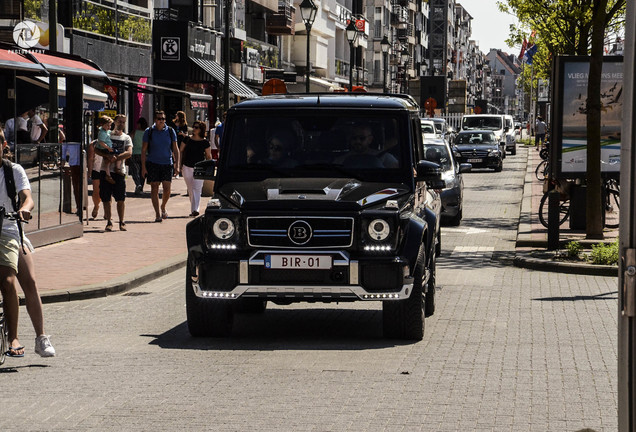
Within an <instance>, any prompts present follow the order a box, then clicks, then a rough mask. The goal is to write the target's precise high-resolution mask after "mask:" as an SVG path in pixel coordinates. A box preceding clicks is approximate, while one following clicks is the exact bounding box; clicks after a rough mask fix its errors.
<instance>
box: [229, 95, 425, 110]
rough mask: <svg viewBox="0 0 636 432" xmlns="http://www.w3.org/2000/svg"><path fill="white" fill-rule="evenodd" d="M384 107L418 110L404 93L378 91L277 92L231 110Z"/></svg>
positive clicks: (411, 99)
mask: <svg viewBox="0 0 636 432" xmlns="http://www.w3.org/2000/svg"><path fill="white" fill-rule="evenodd" d="M273 107H276V108H311V107H316V108H325V107H328V108H384V109H402V110H403V109H406V110H409V111H418V112H419V106H418V105H417V103H416V102H415V100H414V99H413V98H412V97H410V96H406V95H395V94H392V95H385V94H378V93H308V94H305V93H302V94H277V95H271V96H261V97H258V98H255V99H249V100H246V101H243V102H240V103H238V104H236V105H234V106H232V108H231V109H232V110H237V111H238V110H243V109H263V108H273Z"/></svg>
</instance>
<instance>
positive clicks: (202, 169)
mask: <svg viewBox="0 0 636 432" xmlns="http://www.w3.org/2000/svg"><path fill="white" fill-rule="evenodd" d="M215 168H216V164H215V162H214V160H213V159H210V160H204V161H201V162H197V163H196V164H194V172H193V177H194V178H195V179H198V180H214V179H216V172H215Z"/></svg>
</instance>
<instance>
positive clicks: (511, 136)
mask: <svg viewBox="0 0 636 432" xmlns="http://www.w3.org/2000/svg"><path fill="white" fill-rule="evenodd" d="M504 131H506V151H510V154H511V155H516V154H517V138H516V136H515V120H514V119H513V118H512V116H511V115H505V116H504Z"/></svg>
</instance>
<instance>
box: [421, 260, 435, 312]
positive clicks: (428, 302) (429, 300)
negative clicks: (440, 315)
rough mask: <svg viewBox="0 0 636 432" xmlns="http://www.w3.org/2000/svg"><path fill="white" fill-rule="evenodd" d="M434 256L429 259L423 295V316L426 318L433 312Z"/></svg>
mask: <svg viewBox="0 0 636 432" xmlns="http://www.w3.org/2000/svg"><path fill="white" fill-rule="evenodd" d="M435 261H436V259H435V257H433V259H431V264H430V265H429V270H430V275H429V277H428V283H427V284H426V295H425V297H424V316H425V317H426V318H428V317H430V316H432V315H433V314H434V313H435Z"/></svg>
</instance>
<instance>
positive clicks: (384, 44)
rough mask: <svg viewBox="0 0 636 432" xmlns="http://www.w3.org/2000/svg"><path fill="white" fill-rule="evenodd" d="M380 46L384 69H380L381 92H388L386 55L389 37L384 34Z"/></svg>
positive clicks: (389, 43) (389, 44)
mask: <svg viewBox="0 0 636 432" xmlns="http://www.w3.org/2000/svg"><path fill="white" fill-rule="evenodd" d="M380 46H381V47H382V59H383V61H384V70H383V71H382V92H384V93H388V92H387V89H386V69H387V63H388V62H387V60H386V58H387V56H388V54H389V48H390V47H391V42H389V38H388V37H386V35H384V37H383V38H382V41H381V42H380Z"/></svg>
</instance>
